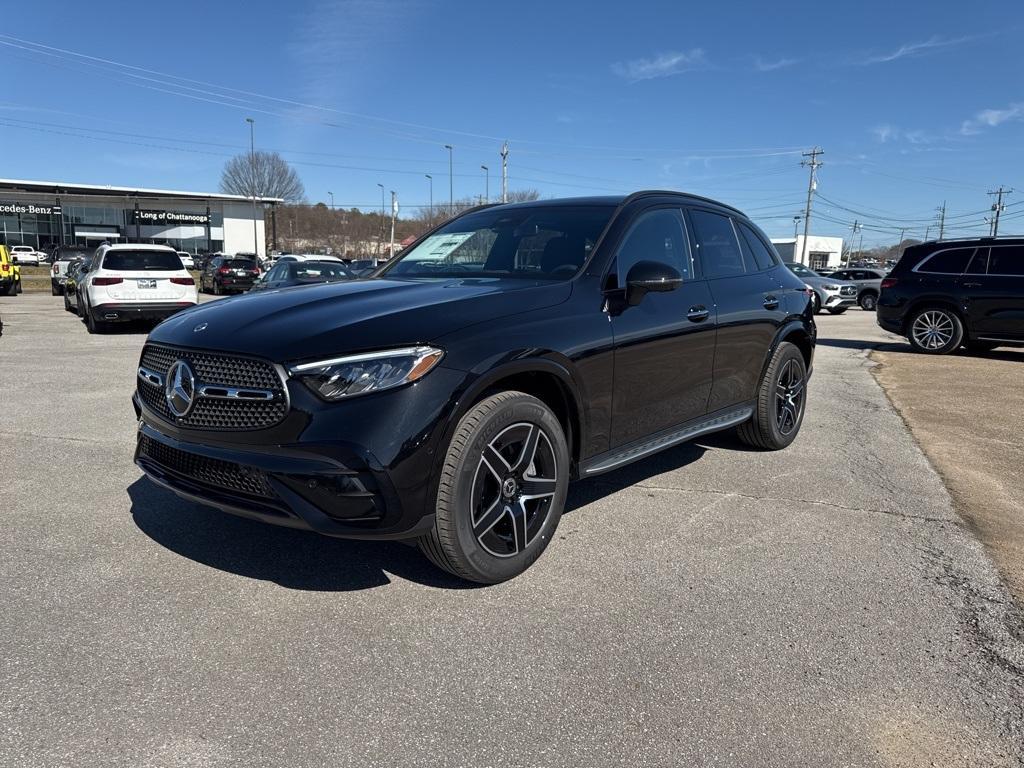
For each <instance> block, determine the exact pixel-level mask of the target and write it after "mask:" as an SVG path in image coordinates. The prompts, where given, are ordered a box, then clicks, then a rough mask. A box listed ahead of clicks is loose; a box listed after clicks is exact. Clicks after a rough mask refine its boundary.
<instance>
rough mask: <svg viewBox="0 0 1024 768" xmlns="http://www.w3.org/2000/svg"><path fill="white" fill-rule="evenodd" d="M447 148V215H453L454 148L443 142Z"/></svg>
mask: <svg viewBox="0 0 1024 768" xmlns="http://www.w3.org/2000/svg"><path fill="white" fill-rule="evenodd" d="M444 148H445V149H447V150H448V216H449V218H450V217H451V216H453V215H455V182H454V181H453V180H452V154H453V152H454V150H455V148H454V147H453V146H452V145H451V144H445V145H444Z"/></svg>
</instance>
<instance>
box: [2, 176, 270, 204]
mask: <svg viewBox="0 0 1024 768" xmlns="http://www.w3.org/2000/svg"><path fill="white" fill-rule="evenodd" d="M0 190H5V191H11V192H17V191H22V192H49V193H51V194H55V195H57V194H68V195H76V194H81V195H101V194H107V195H127V196H134V197H172V198H177V199H179V200H228V201H231V202H237V203H251V202H252V198H251V197H246V196H245V195H226V194H224V193H223V192H185V191H183V190H178V189H149V188H147V187H116V186H112V185H104V184H75V183H73V182H68V181H31V180H27V179H0ZM256 202H258V203H271V204H276V203H283V202H284V199H283V198H280V197H257V198H256Z"/></svg>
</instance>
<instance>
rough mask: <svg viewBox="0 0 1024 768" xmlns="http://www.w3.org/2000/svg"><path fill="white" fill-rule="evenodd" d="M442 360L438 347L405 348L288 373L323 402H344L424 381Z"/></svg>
mask: <svg viewBox="0 0 1024 768" xmlns="http://www.w3.org/2000/svg"><path fill="white" fill-rule="evenodd" d="M442 357H444V351H443V350H440V349H437V348H435V347H404V348H402V349H385V350H381V351H380V352H366V353H363V354H358V355H346V356H345V357H335V358H332V359H330V360H321V361H319V362H315V363H301V364H299V365H292V366H289V368H288V372H289V373H290V374H291V375H292V376H294V377H295V378H297V379H299V380H301V381H302V383H303V384H305V385H306V386H307V387H309V388H310V389H312V390H313V391H314V392H316V394H318V395H320V397H322V398H323V399H324V400H341V399H342V398H344V397H353V396H355V395H363V394H366V393H367V392H380V391H381V390H383V389H391V388H393V387H400V386H402V385H403V384H409V383H410V382H413V381H416V380H417V379H421V378H423V377H424V376H425V375H427V373H429V372H430V370H431V369H432V368H433V367H434V366H435V365H437V364H438V363H439V362H441V358H442Z"/></svg>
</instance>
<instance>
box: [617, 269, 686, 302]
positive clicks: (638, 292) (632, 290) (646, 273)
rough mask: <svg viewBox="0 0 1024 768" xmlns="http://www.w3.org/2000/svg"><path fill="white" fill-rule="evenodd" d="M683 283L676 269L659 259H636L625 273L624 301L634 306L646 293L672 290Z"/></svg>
mask: <svg viewBox="0 0 1024 768" xmlns="http://www.w3.org/2000/svg"><path fill="white" fill-rule="evenodd" d="M682 284H683V276H682V275H680V274H679V272H678V270H676V269H675V268H674V267H670V266H669V265H668V264H664V263H662V262H660V261H638V262H637V263H636V264H634V265H633V266H632V267H630V269H629V274H627V275H626V303H627V304H628V305H629V306H631V307H635V306H636V305H637V304H639V303H640V301H641V300H642V299H643V297H644V296H646V295H647V294H648V293H652V292H653V293H666V292H668V291H674V290H675V289H676V288H678V287H679V286H680V285H682Z"/></svg>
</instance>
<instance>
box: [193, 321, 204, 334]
mask: <svg viewBox="0 0 1024 768" xmlns="http://www.w3.org/2000/svg"><path fill="white" fill-rule="evenodd" d="M205 330H206V323H200V324H199V325H197V326H196V327H195V328H193V329H192V333H199V332H200V331H205Z"/></svg>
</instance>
